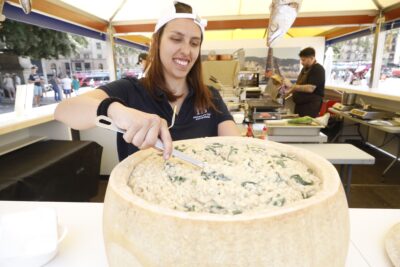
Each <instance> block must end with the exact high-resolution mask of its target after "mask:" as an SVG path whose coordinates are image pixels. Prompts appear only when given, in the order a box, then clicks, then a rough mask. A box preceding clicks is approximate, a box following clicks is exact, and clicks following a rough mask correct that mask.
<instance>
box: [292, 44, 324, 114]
mask: <svg viewBox="0 0 400 267" xmlns="http://www.w3.org/2000/svg"><path fill="white" fill-rule="evenodd" d="M299 56H300V61H301V65H303V68H302V69H301V72H300V74H299V76H298V78H297V82H296V84H295V85H294V86H292V88H290V90H289V91H288V92H287V95H289V94H293V101H294V103H295V109H294V113H297V114H299V116H300V117H303V116H310V117H313V118H315V117H318V114H319V111H320V109H321V105H322V99H323V97H324V91H325V70H324V67H322V66H321V64H319V63H317V61H316V59H315V50H314V48H312V47H307V48H305V49H303V50H301V51H300V54H299Z"/></svg>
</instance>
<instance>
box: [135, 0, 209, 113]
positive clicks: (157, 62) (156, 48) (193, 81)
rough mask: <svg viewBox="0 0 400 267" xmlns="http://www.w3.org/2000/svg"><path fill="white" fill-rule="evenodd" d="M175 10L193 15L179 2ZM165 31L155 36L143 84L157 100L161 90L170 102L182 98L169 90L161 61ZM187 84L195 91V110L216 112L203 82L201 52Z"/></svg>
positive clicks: (187, 6) (190, 72) (189, 9)
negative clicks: (157, 91) (162, 38)
mask: <svg viewBox="0 0 400 267" xmlns="http://www.w3.org/2000/svg"><path fill="white" fill-rule="evenodd" d="M175 10H176V12H177V13H192V7H191V6H189V5H186V4H183V3H179V2H178V3H176V4H175ZM164 29H165V25H164V26H163V27H161V28H160V29H159V30H158V31H157V32H155V33H154V34H153V38H152V43H151V46H150V51H149V55H148V58H147V62H146V67H145V68H146V75H145V77H144V78H143V79H142V80H141V82H142V84H143V85H144V87H145V88H146V89H147V90H148V91H149V92H150V94H151V95H152V96H153V97H155V98H157V94H156V90H157V89H159V90H161V91H162V92H164V94H165V95H166V96H167V98H168V100H169V101H175V100H176V99H177V98H179V97H180V96H176V95H174V94H173V93H171V92H170V91H169V90H168V87H167V85H166V83H165V77H164V72H163V66H162V63H161V59H160V42H161V37H162V35H163V32H164ZM201 41H203V36H201ZM186 82H187V83H188V86H189V87H190V88H192V89H193V90H194V108H195V109H196V110H197V111H200V112H205V111H206V110H207V109H208V108H212V109H214V110H216V107H215V105H214V103H213V102H212V94H211V91H210V90H209V89H208V88H207V86H206V85H205V84H204V82H203V75H202V70H201V55H200V51H199V55H198V57H197V59H196V61H195V63H194V65H193V67H192V68H191V70H190V71H189V73H188V75H187V76H186Z"/></svg>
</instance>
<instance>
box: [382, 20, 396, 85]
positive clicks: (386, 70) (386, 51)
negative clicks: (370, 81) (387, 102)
mask: <svg viewBox="0 0 400 267" xmlns="http://www.w3.org/2000/svg"><path fill="white" fill-rule="evenodd" d="M399 26H400V25H398V27H397V28H394V27H390V28H389V30H387V31H385V33H386V36H385V43H384V45H383V57H382V68H381V72H380V79H379V85H378V86H379V87H380V88H390V89H397V88H399V87H400V27H399Z"/></svg>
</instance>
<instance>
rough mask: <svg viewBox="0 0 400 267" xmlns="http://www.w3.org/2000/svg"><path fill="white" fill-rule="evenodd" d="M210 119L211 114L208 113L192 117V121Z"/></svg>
mask: <svg viewBox="0 0 400 267" xmlns="http://www.w3.org/2000/svg"><path fill="white" fill-rule="evenodd" d="M209 118H211V113H210V112H207V111H206V112H205V113H201V114H197V115H194V116H193V119H194V120H196V121H198V120H204V119H209Z"/></svg>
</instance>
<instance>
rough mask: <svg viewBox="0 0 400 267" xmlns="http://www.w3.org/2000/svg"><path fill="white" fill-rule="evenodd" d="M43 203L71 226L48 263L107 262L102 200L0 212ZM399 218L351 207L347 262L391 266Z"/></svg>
mask: <svg viewBox="0 0 400 267" xmlns="http://www.w3.org/2000/svg"><path fill="white" fill-rule="evenodd" d="M43 206H45V207H54V208H55V209H56V211H57V214H58V219H59V223H60V224H62V225H64V226H66V227H67V228H68V235H67V236H66V238H65V239H64V241H63V242H62V243H61V245H60V248H59V253H58V255H57V256H56V257H55V258H54V259H53V260H52V261H51V262H50V263H49V264H47V265H46V266H47V267H80V266H82V267H88V266H89V267H90V266H95V267H102V266H107V258H106V255H105V249H104V243H103V232H102V212H103V204H102V203H69V202H22V201H20V202H17V201H0V216H1V215H2V214H5V213H7V212H15V211H21V210H27V209H30V208H34V207H43ZM397 222H400V210H393V209H350V224H351V236H350V239H351V242H350V247H349V254H348V258H347V263H346V266H347V267H353V266H354V267H363V266H377V267H385V266H388V267H389V266H391V264H390V260H389V258H388V256H387V255H386V252H385V249H384V245H383V240H384V237H385V234H386V232H387V231H388V230H389V229H390V227H391V226H393V225H394V224H396V223H397Z"/></svg>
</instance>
